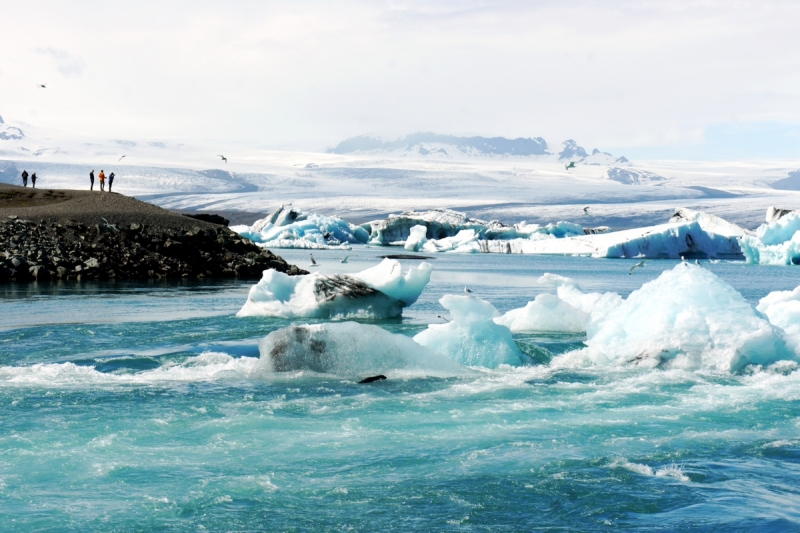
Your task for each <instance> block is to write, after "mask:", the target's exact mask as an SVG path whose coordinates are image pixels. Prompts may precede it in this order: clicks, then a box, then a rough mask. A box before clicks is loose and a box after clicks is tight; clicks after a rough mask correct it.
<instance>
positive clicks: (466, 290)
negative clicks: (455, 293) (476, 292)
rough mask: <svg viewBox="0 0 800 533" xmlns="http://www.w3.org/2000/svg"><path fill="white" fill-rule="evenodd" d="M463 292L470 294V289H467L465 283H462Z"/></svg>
mask: <svg viewBox="0 0 800 533" xmlns="http://www.w3.org/2000/svg"><path fill="white" fill-rule="evenodd" d="M464 294H472V291H471V290H469V289H468V288H467V286H466V285H464Z"/></svg>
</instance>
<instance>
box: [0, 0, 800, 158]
mask: <svg viewBox="0 0 800 533" xmlns="http://www.w3.org/2000/svg"><path fill="white" fill-rule="evenodd" d="M798 22H800V2H798V1H759V2H755V1H754V2H749V1H736V0H728V1H725V2H721V1H719V2H718V1H697V0H696V1H691V2H690V1H647V0H637V1H632V0H631V1H628V0H621V1H588V0H574V1H570V0H560V1H549V0H544V1H535V0H531V1H514V0H512V1H506V2H492V1H480V0H474V1H472V0H467V1H461V2H454V1H435V0H433V1H431V0H428V1H420V2H416V1H386V2H357V1H356V2H350V1H336V2H315V1H294V2H265V1H227V2H220V1H213V2H212V1H200V0H192V1H173V0H160V1H152V2H151V1H146V0H136V1H127V0H116V1H114V2H101V1H79V0H75V1H70V2H63V1H60V2H38V1H35V0H26V1H5V0H0V39H1V40H0V42H2V46H0V115H2V116H3V117H4V118H6V119H11V120H20V121H25V122H30V123H34V124H38V125H42V126H52V127H57V128H63V129H69V130H72V131H75V132H78V133H81V134H88V135H99V136H104V137H111V138H137V139H140V138H178V139H187V140H215V141H224V142H244V143H247V144H252V145H258V146H276V147H277V146H303V145H306V146H320V147H324V146H330V145H332V144H335V143H336V142H338V141H339V140H341V139H344V138H347V137H351V136H354V135H358V134H363V133H374V134H377V135H381V136H384V137H387V138H391V137H397V136H401V135H405V134H407V133H412V132H416V131H434V132H437V133H446V134H456V135H486V136H493V135H500V136H506V137H517V136H523V137H531V136H543V137H545V139H547V140H548V141H549V142H550V143H551V144H554V143H556V142H560V141H562V140H564V139H567V138H574V139H575V140H577V141H578V142H579V143H580V144H582V145H583V146H585V147H587V148H593V147H598V148H601V149H614V148H616V149H623V148H624V149H626V150H628V151H629V152H634V153H635V155H641V154H645V155H651V156H654V157H658V156H666V157H672V156H675V157H681V156H686V154H687V153H695V152H696V155H697V156H698V157H703V155H704V154H716V155H711V156H709V157H717V156H720V157H724V156H725V154H722V155H720V153H719V152H720V150H722V152H725V151H726V150H727V151H728V152H732V153H733V154H735V153H737V151H741V150H744V151H747V150H750V151H751V152H752V151H753V150H754V148H753V147H755V146H758V147H761V148H758V150H762V151H766V152H769V153H766V152H765V153H764V154H760V153H752V154H745V155H746V156H748V157H749V156H758V155H765V156H771V157H792V156H795V157H797V156H800V127H798V125H799V124H800V31H798ZM39 83H47V85H48V87H47V89H37V87H36V85H37V84H39ZM776 147H778V148H776ZM715 150H716V152H715ZM758 150H756V151H758ZM687 151H688V152H687Z"/></svg>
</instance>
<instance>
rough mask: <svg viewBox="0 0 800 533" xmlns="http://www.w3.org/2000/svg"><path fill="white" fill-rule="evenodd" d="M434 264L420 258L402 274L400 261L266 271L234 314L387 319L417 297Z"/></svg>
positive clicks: (241, 315)
mask: <svg viewBox="0 0 800 533" xmlns="http://www.w3.org/2000/svg"><path fill="white" fill-rule="evenodd" d="M432 270H433V267H431V265H430V263H420V264H419V266H417V267H411V268H409V270H408V272H406V273H405V274H403V273H402V266H401V265H400V262H399V261H395V260H393V259H384V260H383V262H381V263H380V264H378V265H376V266H374V267H372V268H368V269H367V270H363V271H361V272H358V273H355V274H333V275H326V274H322V273H320V272H314V273H312V274H306V275H304V276H287V275H286V274H284V273H282V272H278V271H276V270H272V269H270V270H265V271H264V274H263V277H262V278H261V280H260V281H259V282H258V283H257V284H256V285H253V286H252V287H251V288H250V293H249V294H248V296H247V301H246V302H245V304H244V306H243V307H242V309H241V310H240V311H239V312H238V313H237V314H236V316H239V317H245V316H271V317H283V318H297V317H303V318H355V317H360V318H389V317H396V316H400V315H401V314H402V312H403V308H404V307H407V306H409V305H411V304H413V303H414V302H416V301H417V298H419V295H420V294H421V293H422V290H423V289H424V288H425V286H426V285H427V284H428V282H429V281H430V279H431V271H432Z"/></svg>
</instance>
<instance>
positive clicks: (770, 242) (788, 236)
mask: <svg viewBox="0 0 800 533" xmlns="http://www.w3.org/2000/svg"><path fill="white" fill-rule="evenodd" d="M772 209H773V210H774V208H772ZM770 216H771V217H772V218H773V221H772V222H770V223H768V224H763V225H761V226H759V228H758V229H757V230H756V233H755V235H744V236H742V238H741V239H740V242H741V246H742V252H744V255H745V258H746V260H747V262H748V263H755V264H761V265H799V264H800V213H799V212H797V211H790V212H784V213H782V214H776V213H775V212H772V213H770V212H769V211H768V212H767V218H770Z"/></svg>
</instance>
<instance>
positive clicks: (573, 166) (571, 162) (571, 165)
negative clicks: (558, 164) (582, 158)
mask: <svg viewBox="0 0 800 533" xmlns="http://www.w3.org/2000/svg"><path fill="white" fill-rule="evenodd" d="M564 168H566V169H567V170H569V169H571V168H575V161H570V162H569V165H564Z"/></svg>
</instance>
